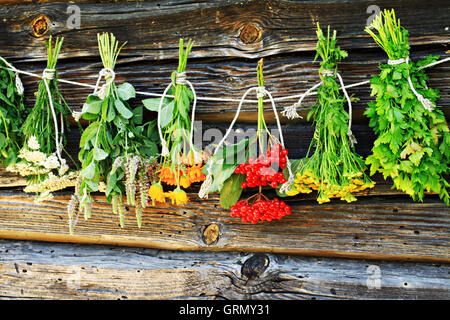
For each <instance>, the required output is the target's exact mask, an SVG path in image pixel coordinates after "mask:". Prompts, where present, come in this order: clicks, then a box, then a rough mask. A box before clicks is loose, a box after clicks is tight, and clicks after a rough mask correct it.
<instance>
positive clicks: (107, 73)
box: [93, 68, 116, 100]
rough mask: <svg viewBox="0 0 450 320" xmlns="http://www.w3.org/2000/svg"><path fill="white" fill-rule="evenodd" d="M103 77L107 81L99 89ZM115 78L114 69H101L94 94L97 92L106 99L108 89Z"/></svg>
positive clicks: (101, 97)
mask: <svg viewBox="0 0 450 320" xmlns="http://www.w3.org/2000/svg"><path fill="white" fill-rule="evenodd" d="M102 78H105V83H104V84H103V85H102V86H101V87H100V89H99V87H98V86H99V85H100V81H101V80H102ZM115 78H116V73H115V72H114V70H113V69H111V68H103V69H102V70H100V72H99V73H98V78H97V83H96V84H95V88H94V93H93V94H96V95H97V96H98V97H99V98H100V99H102V100H103V99H105V96H106V89H107V88H108V86H109V85H110V84H111V83H112V82H113V81H114V79H115Z"/></svg>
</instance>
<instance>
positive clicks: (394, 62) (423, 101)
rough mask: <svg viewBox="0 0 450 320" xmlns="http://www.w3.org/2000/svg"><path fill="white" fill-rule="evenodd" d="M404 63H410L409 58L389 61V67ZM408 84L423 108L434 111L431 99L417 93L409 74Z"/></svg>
mask: <svg viewBox="0 0 450 320" xmlns="http://www.w3.org/2000/svg"><path fill="white" fill-rule="evenodd" d="M402 63H409V57H406V58H401V59H397V60H388V65H390V66H395V65H398V64H402ZM431 65H434V64H430V66H431ZM408 84H409V87H410V88H411V91H412V92H413V93H414V95H415V96H416V98H417V100H419V102H420V103H421V104H422V106H423V107H424V108H425V109H426V110H428V111H430V112H431V111H433V109H434V107H435V105H434V104H433V103H432V102H431V101H430V100H429V99H426V98H424V97H423V95H421V94H420V93H418V92H417V91H416V89H415V88H414V86H413V83H412V81H411V75H410V74H408Z"/></svg>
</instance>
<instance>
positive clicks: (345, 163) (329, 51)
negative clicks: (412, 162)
mask: <svg viewBox="0 0 450 320" xmlns="http://www.w3.org/2000/svg"><path fill="white" fill-rule="evenodd" d="M316 33H317V37H318V41H317V46H316V51H317V53H316V57H315V59H317V58H318V57H320V58H321V59H322V61H321V63H320V69H319V74H320V77H321V80H322V84H321V85H320V87H319V88H318V90H317V102H316V104H315V105H314V106H312V107H311V111H310V112H309V113H308V120H309V119H310V118H311V116H313V117H314V118H313V124H314V125H315V126H316V128H315V131H314V137H313V140H312V142H311V144H310V146H309V149H308V153H307V156H306V158H305V159H302V160H301V161H300V162H299V163H295V164H293V165H294V166H298V169H297V177H296V179H295V183H294V185H293V187H292V188H291V190H290V191H288V192H287V193H286V194H287V195H294V194H297V193H299V192H302V193H309V192H312V190H317V191H318V197H317V201H318V202H319V203H324V202H329V201H330V198H332V197H340V199H341V200H345V201H347V202H352V201H355V200H356V198H355V196H354V195H353V194H352V193H354V192H356V191H359V190H363V189H366V188H371V187H373V186H374V183H373V182H372V181H371V180H370V178H369V177H368V176H367V175H366V174H365V173H364V170H365V169H366V168H365V165H364V160H363V159H362V157H361V156H359V155H358V154H357V153H356V152H354V150H352V149H353V148H352V147H351V146H350V138H349V136H348V122H349V114H348V113H347V111H345V109H344V105H345V104H346V102H347V101H346V99H345V97H344V96H343V95H342V93H341V91H340V88H339V84H338V82H337V81H336V77H337V75H336V73H337V71H336V70H337V62H338V61H340V60H341V59H343V58H346V57H347V52H346V51H344V50H341V49H340V47H338V46H336V43H337V39H336V31H334V32H333V34H332V35H331V34H330V27H328V33H327V36H326V37H325V35H324V34H323V32H322V30H321V29H320V27H319V25H318V24H317V32H316ZM313 148H314V149H315V150H314V153H313V154H312V155H311V156H310V154H311V152H312V149H313Z"/></svg>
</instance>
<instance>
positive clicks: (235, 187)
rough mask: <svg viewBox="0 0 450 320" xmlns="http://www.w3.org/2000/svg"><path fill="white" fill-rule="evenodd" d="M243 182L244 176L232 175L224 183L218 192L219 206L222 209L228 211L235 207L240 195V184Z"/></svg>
mask: <svg viewBox="0 0 450 320" xmlns="http://www.w3.org/2000/svg"><path fill="white" fill-rule="evenodd" d="M244 181H245V175H243V174H236V173H233V174H232V175H231V177H229V178H228V179H227V180H226V181H225V183H224V184H223V188H222V190H221V191H220V205H221V206H222V208H224V209H230V208H231V206H233V205H235V204H236V202H237V201H238V200H239V198H240V197H241V194H242V190H243V189H242V187H241V184H242V182H244Z"/></svg>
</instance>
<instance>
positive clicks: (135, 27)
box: [0, 0, 450, 60]
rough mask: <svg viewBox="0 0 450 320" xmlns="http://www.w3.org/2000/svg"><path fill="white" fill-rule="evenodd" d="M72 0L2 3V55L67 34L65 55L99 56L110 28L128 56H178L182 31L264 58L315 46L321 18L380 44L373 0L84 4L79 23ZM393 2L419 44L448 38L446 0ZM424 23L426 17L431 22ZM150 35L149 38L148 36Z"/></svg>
mask: <svg viewBox="0 0 450 320" xmlns="http://www.w3.org/2000/svg"><path fill="white" fill-rule="evenodd" d="M69 5H70V4H68V3H65V2H63V3H30V4H15V5H7V6H2V7H0V16H1V17H2V21H1V22H0V55H11V54H12V53H13V52H14V54H13V55H14V56H20V57H26V58H31V59H39V58H41V59H42V58H43V57H45V50H44V46H43V40H44V39H45V38H46V37H47V36H48V35H50V34H52V35H60V36H65V37H66V39H67V40H66V44H65V46H66V48H67V49H68V50H67V51H66V52H65V53H64V55H65V56H66V57H86V56H93V55H95V56H96V55H97V44H96V36H95V35H96V33H98V32H104V31H110V32H113V33H115V34H116V35H117V36H118V38H119V39H123V40H127V41H128V42H129V45H128V46H127V49H125V51H124V55H125V56H146V57H148V58H151V59H158V60H161V59H173V58H175V57H177V54H178V53H177V52H178V49H177V45H178V39H179V37H184V38H186V39H187V38H192V39H194V40H195V41H196V43H197V48H198V49H197V50H196V51H195V52H193V56H194V57H224V56H225V57H230V56H232V57H245V58H257V57H262V56H269V55H276V54H280V53H288V52H298V51H311V50H314V49H315V45H316V37H315V32H314V31H315V28H316V23H317V22H319V21H320V24H321V25H322V26H323V27H326V26H327V25H331V27H332V28H334V29H337V30H338V32H339V37H340V39H341V44H342V47H344V48H350V47H351V48H368V47H375V44H374V43H373V41H372V40H371V39H370V37H369V36H368V35H367V34H366V33H365V32H364V27H365V25H366V22H367V19H368V18H369V17H370V15H371V14H373V12H372V13H367V9H368V7H369V6H370V5H373V2H372V1H368V0H367V1H332V2H330V1H320V2H317V1H316V2H310V1H289V2H286V1H244V2H242V1H225V0H221V1H214V2H191V1H184V0H173V1H164V2H159V1H149V2H133V3H129V2H119V3H84V2H83V3H77V4H76V5H77V6H78V7H79V8H80V15H81V16H80V26H79V29H75V28H72V27H71V26H72V24H70V23H68V19H69V17H70V15H71V14H72V13H73V12H70V11H69V12H68V11H67V7H68V6H69ZM377 5H378V7H379V8H380V9H384V8H388V9H390V8H394V9H395V10H396V14H397V16H398V17H400V18H401V21H402V25H403V26H404V27H406V28H407V29H408V30H409V31H410V34H411V44H412V45H423V44H436V43H448V42H449V38H448V29H446V27H448V19H447V17H446V16H445V14H442V13H443V12H446V11H448V10H449V8H450V7H449V4H448V3H444V2H442V1H439V0H429V1H426V2H424V1H420V0H405V1H397V2H393V1H387V0H380V1H378V2H377ZM423 21H427V23H426V24H424V23H423ZM143 39H145V41H143Z"/></svg>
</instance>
